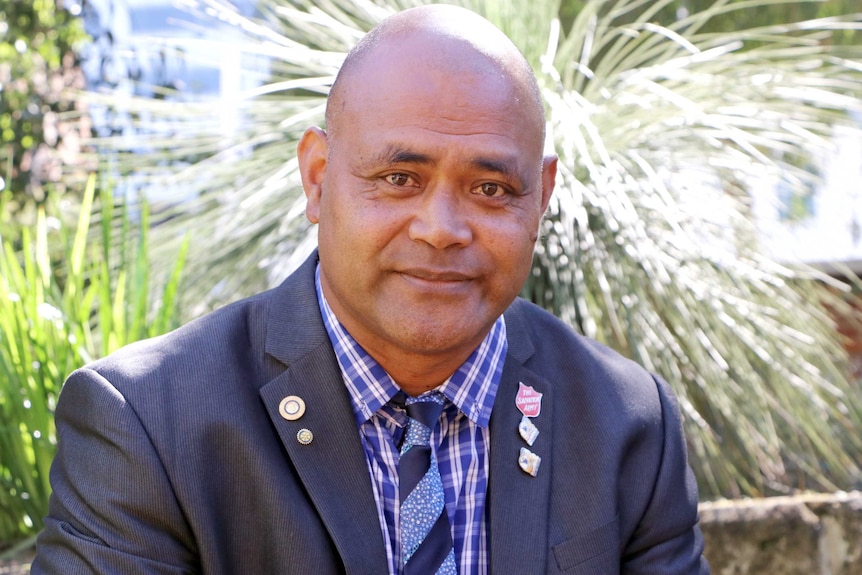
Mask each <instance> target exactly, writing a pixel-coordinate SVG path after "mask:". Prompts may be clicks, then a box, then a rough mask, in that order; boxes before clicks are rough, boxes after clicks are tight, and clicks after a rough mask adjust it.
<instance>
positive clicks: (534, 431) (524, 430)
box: [518, 415, 539, 447]
mask: <svg viewBox="0 0 862 575" xmlns="http://www.w3.org/2000/svg"><path fill="white" fill-rule="evenodd" d="M518 433H520V434H521V437H522V438H523V440H524V441H526V442H527V445H529V446H530V447H532V446H533V443H535V442H536V438H537V437H539V428H537V427H536V426H535V425H534V424H533V422H532V421H530V418H529V417H527V416H526V415H525V416H523V417H522V418H521V423H519V424H518Z"/></svg>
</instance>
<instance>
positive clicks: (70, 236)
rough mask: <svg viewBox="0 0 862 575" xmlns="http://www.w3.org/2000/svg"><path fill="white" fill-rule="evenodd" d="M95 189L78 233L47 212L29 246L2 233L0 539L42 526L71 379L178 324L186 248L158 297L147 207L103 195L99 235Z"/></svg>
mask: <svg viewBox="0 0 862 575" xmlns="http://www.w3.org/2000/svg"><path fill="white" fill-rule="evenodd" d="M95 188H96V186H95V179H94V178H91V179H90V182H89V185H88V186H87V189H86V192H85V194H84V197H83V203H82V206H81V211H80V215H79V219H78V223H77V228H76V229H74V230H69V229H67V228H66V227H65V226H64V225H63V224H62V223H61V222H60V220H58V219H56V218H53V217H50V216H48V215H47V213H46V210H45V209H44V208H40V209H39V210H38V215H37V223H36V225H35V227H34V228H29V227H25V228H24V229H22V230H20V242H21V243H20V248H18V249H16V247H15V245H13V243H12V242H11V241H8V240H6V238H5V237H4V236H3V235H2V234H0V244H2V253H0V541H9V540H13V539H15V538H19V537H21V536H24V535H26V534H32V533H36V532H37V531H38V530H39V529H40V528H41V526H42V517H43V516H44V515H45V513H46V512H47V502H48V496H49V494H50V484H49V481H48V470H49V468H50V465H51V461H52V459H53V456H54V453H55V450H56V432H55V428H54V420H53V412H54V407H55V405H56V401H57V396H58V394H59V393H60V387H61V385H62V382H63V380H64V379H65V377H66V376H67V375H68V374H69V373H70V372H71V371H72V370H74V369H75V368H77V367H80V366H81V365H83V364H84V363H85V362H88V361H90V360H92V359H94V358H96V357H99V356H102V355H105V354H107V353H110V352H111V351H113V350H115V349H117V348H118V347H120V346H122V345H124V344H126V343H129V342H132V341H135V340H137V339H141V338H145V337H149V336H153V335H156V334H159V333H163V332H165V331H167V330H168V329H171V328H172V327H175V326H176V324H177V317H178V314H177V296H178V288H179V280H180V272H181V270H182V267H183V263H184V259H185V245H186V244H184V245H183V246H182V247H181V249H180V251H179V254H178V256H177V257H176V258H175V259H174V262H173V264H172V267H171V268H169V275H168V276H167V277H166V278H161V279H160V280H159V281H161V282H163V287H162V289H161V290H160V291H158V292H156V291H154V289H153V288H152V286H153V285H155V283H157V282H156V280H155V279H154V278H152V277H151V271H150V263H149V261H148V259H147V257H148V228H149V216H148V209H147V207H146V204H142V205H140V206H139V207H140V211H139V212H138V213H137V214H135V215H136V216H137V217H136V218H135V219H133V218H132V215H131V214H130V213H129V209H128V208H127V207H126V206H125V205H122V206H121V208H120V209H121V211H120V213H119V214H115V213H114V210H115V206H114V201H115V200H114V199H113V198H112V197H111V194H110V192H109V191H108V188H107V187H103V188H102V189H101V193H100V195H99V202H98V203H99V208H98V211H97V212H96V215H97V216H98V217H99V218H100V224H99V227H98V230H97V231H98V232H99V233H92V231H93V230H91V223H92V221H91V209H92V207H93V204H94V200H95V195H96V192H95ZM117 223H119V227H116V228H115V227H114V226H115V225H116V224H117ZM94 471H97V470H94Z"/></svg>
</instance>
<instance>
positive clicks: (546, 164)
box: [542, 154, 557, 214]
mask: <svg viewBox="0 0 862 575" xmlns="http://www.w3.org/2000/svg"><path fill="white" fill-rule="evenodd" d="M556 184H557V156H556V154H551V155H549V156H545V157H544V158H543V159H542V213H543V214H544V213H545V210H547V209H548V204H549V203H550V201H551V195H552V194H553V193H554V186H555V185H556Z"/></svg>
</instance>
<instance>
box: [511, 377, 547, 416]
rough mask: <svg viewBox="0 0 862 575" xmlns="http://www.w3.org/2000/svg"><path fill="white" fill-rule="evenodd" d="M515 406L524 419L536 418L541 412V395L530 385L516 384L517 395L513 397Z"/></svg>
mask: <svg viewBox="0 0 862 575" xmlns="http://www.w3.org/2000/svg"><path fill="white" fill-rule="evenodd" d="M515 406H516V407H517V408H518V410H519V411H520V412H521V413H523V414H524V415H525V416H526V417H538V415H539V413H541V411H542V394H541V393H539V392H538V391H536V390H535V389H534V388H533V386H532V385H524V383H523V382H518V395H516V396H515Z"/></svg>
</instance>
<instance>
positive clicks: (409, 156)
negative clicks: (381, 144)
mask: <svg viewBox="0 0 862 575" xmlns="http://www.w3.org/2000/svg"><path fill="white" fill-rule="evenodd" d="M374 162H375V163H378V164H416V165H423V166H433V165H435V164H437V160H435V159H434V158H433V157H431V156H429V155H428V154H423V153H421V152H416V151H413V150H409V149H407V148H405V147H403V146H401V145H398V144H391V145H389V146H387V147H386V149H384V150H383V151H382V152H381V153H380V154H378V155H377V156H375V158H374ZM466 163H467V164H469V165H471V166H473V167H475V168H478V169H480V170H482V171H485V172H491V173H495V174H499V175H500V176H502V177H503V178H505V179H507V180H509V181H517V182H519V183H520V184H521V186H522V187H524V186H526V182H524V180H523V178H522V177H521V175H520V174H519V173H518V170H517V168H516V167H515V166H516V165H517V164H516V162H515V160H514V159H508V158H493V157H488V156H478V157H473V158H470V159H468V160H466Z"/></svg>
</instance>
